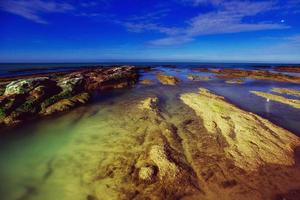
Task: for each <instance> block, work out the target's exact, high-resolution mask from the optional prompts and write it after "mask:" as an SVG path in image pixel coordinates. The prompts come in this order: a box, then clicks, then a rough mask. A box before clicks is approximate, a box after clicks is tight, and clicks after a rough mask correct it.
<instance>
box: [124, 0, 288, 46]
mask: <svg viewBox="0 0 300 200" xmlns="http://www.w3.org/2000/svg"><path fill="white" fill-rule="evenodd" d="M183 1H184V2H190V3H192V5H193V6H200V5H202V4H210V5H212V6H213V8H214V9H213V10H212V11H210V12H207V13H204V14H199V15H197V16H195V17H193V18H191V19H189V20H187V21H186V22H185V23H186V26H184V27H168V26H163V25H159V24H155V23H145V22H140V23H124V25H125V26H126V27H127V28H128V30H129V31H134V32H142V31H157V32H160V33H163V34H165V35H166V36H165V37H164V38H159V39H156V40H153V41H150V44H153V45H173V44H182V43H186V42H190V41H193V40H194V39H195V37H197V36H201V35H212V34H225V33H239V32H250V31H260V30H274V29H285V28H289V27H288V26H286V25H284V24H282V23H273V22H265V21H256V22H249V21H247V18H249V17H253V16H256V15H258V14H262V13H265V12H268V11H271V10H274V9H276V4H275V3H274V2H273V1H260V2H250V1H224V0H183Z"/></svg>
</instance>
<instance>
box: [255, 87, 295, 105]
mask: <svg viewBox="0 0 300 200" xmlns="http://www.w3.org/2000/svg"><path fill="white" fill-rule="evenodd" d="M251 93H253V94H255V95H257V96H259V97H263V98H265V99H267V101H276V102H279V103H283V104H286V105H289V106H292V107H294V108H298V109H300V100H298V99H289V98H286V97H283V96H280V95H275V94H270V93H266V92H260V91H251Z"/></svg>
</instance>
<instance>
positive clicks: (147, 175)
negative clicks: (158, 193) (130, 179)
mask: <svg viewBox="0 0 300 200" xmlns="http://www.w3.org/2000/svg"><path fill="white" fill-rule="evenodd" d="M153 176H154V169H153V167H141V168H140V170H139V178H140V179H141V180H144V181H151V180H152V179H153Z"/></svg>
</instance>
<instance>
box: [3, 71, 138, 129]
mask: <svg viewBox="0 0 300 200" xmlns="http://www.w3.org/2000/svg"><path fill="white" fill-rule="evenodd" d="M46 76H47V77H46ZM22 78H23V79H20V77H10V78H2V79H1V80H0V81H2V82H0V87H1V88H5V92H4V94H3V95H2V96H0V124H1V123H2V124H6V125H8V126H9V125H10V123H14V121H16V120H18V121H26V120H27V119H31V118H32V117H38V116H40V115H39V114H38V113H40V114H41V115H49V114H52V113H57V112H63V111H66V110H70V109H71V108H74V107H76V106H77V105H81V104H84V103H86V102H87V101H88V99H89V98H90V95H89V93H91V92H92V91H94V90H104V89H114V88H124V87H128V86H131V85H132V84H134V83H135V82H136V81H137V78H138V73H137V69H136V68H135V67H134V66H121V67H107V68H102V67H101V68H88V69H86V68H85V69H79V70H73V71H71V72H62V73H48V74H47V73H45V74H43V77H41V76H40V75H39V76H37V75H30V76H26V79H24V77H22ZM7 83H8V84H7Z"/></svg>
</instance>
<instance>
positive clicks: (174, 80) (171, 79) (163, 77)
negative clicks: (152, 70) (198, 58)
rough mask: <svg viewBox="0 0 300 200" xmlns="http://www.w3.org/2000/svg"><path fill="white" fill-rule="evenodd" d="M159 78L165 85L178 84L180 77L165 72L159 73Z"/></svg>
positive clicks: (157, 76)
mask: <svg viewBox="0 0 300 200" xmlns="http://www.w3.org/2000/svg"><path fill="white" fill-rule="evenodd" d="M156 78H157V80H158V81H159V82H160V83H162V84H163V85H176V84H178V83H179V79H178V78H176V77H175V76H168V75H164V74H157V75H156Z"/></svg>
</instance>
